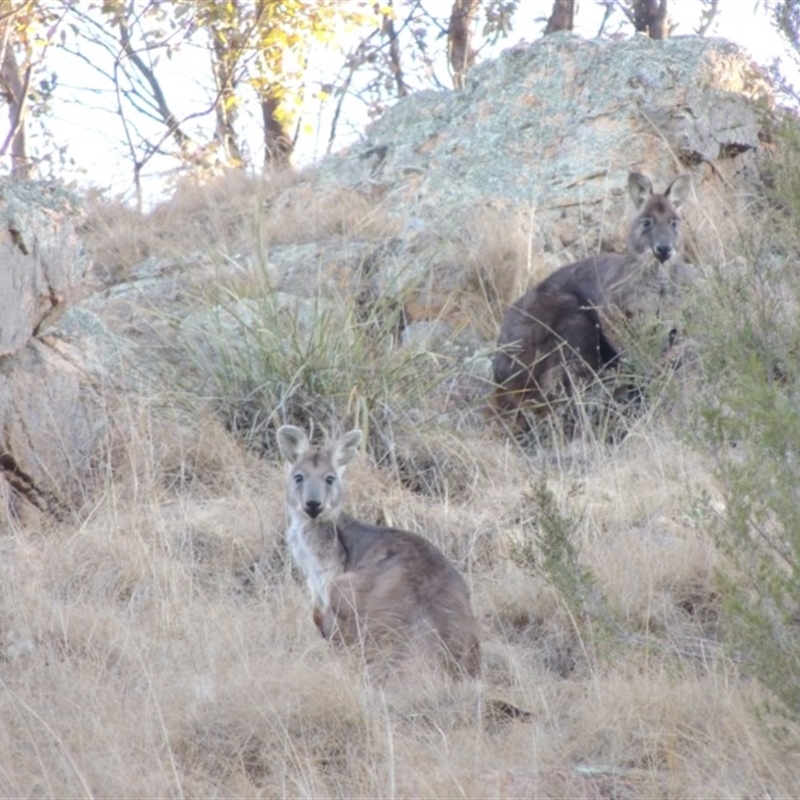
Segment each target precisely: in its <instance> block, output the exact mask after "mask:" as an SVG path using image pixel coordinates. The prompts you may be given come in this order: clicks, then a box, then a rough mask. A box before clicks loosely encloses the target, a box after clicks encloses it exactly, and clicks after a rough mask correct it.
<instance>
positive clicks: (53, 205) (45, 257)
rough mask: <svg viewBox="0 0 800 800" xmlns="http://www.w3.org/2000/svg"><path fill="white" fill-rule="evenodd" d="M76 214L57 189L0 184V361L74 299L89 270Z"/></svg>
mask: <svg viewBox="0 0 800 800" xmlns="http://www.w3.org/2000/svg"><path fill="white" fill-rule="evenodd" d="M79 209H80V207H79V204H78V203H77V200H76V199H75V198H74V196H72V195H70V194H69V193H68V192H66V191H64V189H63V188H61V187H59V186H58V185H56V184H53V183H47V182H44V181H35V182H14V181H11V180H5V181H2V182H0V356H5V355H8V354H10V353H14V352H16V351H17V350H19V349H20V348H22V347H24V346H25V345H26V344H27V343H28V341H29V340H30V338H31V336H33V334H34V332H35V331H36V330H37V329H38V327H39V326H40V325H41V323H42V321H43V320H44V319H45V318H46V317H47V315H48V314H50V313H51V312H52V311H53V310H54V309H55V308H56V307H57V306H59V305H61V304H64V303H67V302H69V301H71V300H74V299H75V296H76V293H77V290H78V287H79V286H80V284H81V281H82V280H83V278H84V276H85V274H86V270H87V268H88V265H89V260H88V257H87V255H86V253H85V251H84V249H83V247H82V245H81V243H80V241H79V240H78V237H77V235H76V232H75V225H76V223H77V221H78V217H79V215H80V210H79Z"/></svg>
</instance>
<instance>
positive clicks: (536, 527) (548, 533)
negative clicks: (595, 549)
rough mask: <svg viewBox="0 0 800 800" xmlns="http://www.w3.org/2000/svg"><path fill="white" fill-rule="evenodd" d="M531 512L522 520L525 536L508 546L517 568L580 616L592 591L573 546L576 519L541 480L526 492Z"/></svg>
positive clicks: (589, 575)
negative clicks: (538, 579)
mask: <svg viewBox="0 0 800 800" xmlns="http://www.w3.org/2000/svg"><path fill="white" fill-rule="evenodd" d="M526 500H528V501H529V502H530V503H531V506H532V513H531V514H530V515H529V516H528V518H527V519H526V521H525V533H526V536H525V537H524V538H523V539H522V540H521V541H517V542H513V543H512V546H511V551H510V555H511V559H512V561H514V563H516V564H517V566H519V567H521V568H522V569H524V570H526V571H528V572H531V573H533V574H535V575H540V576H541V577H543V578H544V579H545V580H546V581H547V582H548V583H549V584H550V585H551V586H553V587H554V588H555V589H556V590H557V591H558V592H559V594H560V595H561V597H562V599H563V600H564V602H565V603H566V605H567V607H568V608H569V609H570V611H571V613H572V614H573V615H574V616H582V615H583V614H584V613H585V611H586V606H587V601H588V600H589V598H590V596H591V595H593V594H595V592H596V589H597V587H596V583H595V579H594V576H593V575H592V572H591V570H590V569H589V568H588V567H586V566H583V565H582V564H581V561H580V554H579V550H578V546H577V544H576V541H575V540H576V535H577V532H578V528H579V527H580V524H581V519H580V517H574V516H571V515H569V514H567V513H565V512H564V511H562V509H561V508H560V504H559V502H558V499H557V498H556V496H555V494H554V493H553V491H552V490H551V489H550V488H549V487H548V485H547V481H546V479H545V478H544V477H542V478H540V479H539V480H537V481H536V482H535V483H534V484H533V485H532V486H531V488H530V490H529V492H528V493H527V496H526Z"/></svg>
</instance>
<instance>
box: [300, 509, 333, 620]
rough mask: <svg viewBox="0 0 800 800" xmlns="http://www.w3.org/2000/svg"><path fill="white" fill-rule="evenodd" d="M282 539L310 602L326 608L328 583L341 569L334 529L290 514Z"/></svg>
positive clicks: (328, 525) (329, 525)
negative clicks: (304, 583)
mask: <svg viewBox="0 0 800 800" xmlns="http://www.w3.org/2000/svg"><path fill="white" fill-rule="evenodd" d="M286 540H287V542H288V544H289V552H290V553H291V556H292V560H293V561H294V563H295V564H296V566H297V567H298V569H300V571H301V572H302V573H303V575H304V577H305V579H306V583H307V585H308V590H309V592H310V593H311V599H312V602H313V603H314V605H315V606H318V607H320V608H322V609H326V608H327V607H328V601H329V585H330V582H331V580H333V578H335V577H336V576H337V575H339V574H341V572H342V570H343V568H344V552H343V551H342V547H341V545H340V544H339V539H338V537H337V535H336V530H335V528H334V527H333V525H332V524H331V523H324V522H316V521H314V520H311V519H309V518H308V517H307V516H306V515H305V514H303V513H300V512H296V511H290V512H289V527H288V529H287V531H286Z"/></svg>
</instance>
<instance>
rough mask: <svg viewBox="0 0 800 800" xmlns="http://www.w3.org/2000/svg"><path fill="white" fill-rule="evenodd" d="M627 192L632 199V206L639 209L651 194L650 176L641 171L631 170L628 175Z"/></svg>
mask: <svg viewBox="0 0 800 800" xmlns="http://www.w3.org/2000/svg"><path fill="white" fill-rule="evenodd" d="M628 194H629V195H630V198H631V200H632V201H633V207H634V208H635V209H637V210H638V209H640V208H641V207H642V206H643V205H644V204H645V203H646V202H647V201H648V200H649V199H650V198H651V197H652V196H653V184H652V182H651V180H650V178H648V177H647V175H642V173H641V172H631V174H630V175H628Z"/></svg>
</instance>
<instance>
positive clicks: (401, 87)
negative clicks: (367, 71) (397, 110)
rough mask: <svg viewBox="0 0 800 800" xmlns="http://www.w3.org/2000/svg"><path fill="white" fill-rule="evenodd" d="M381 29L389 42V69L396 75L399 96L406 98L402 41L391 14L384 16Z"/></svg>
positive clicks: (406, 89) (406, 88)
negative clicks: (401, 58) (401, 55)
mask: <svg viewBox="0 0 800 800" xmlns="http://www.w3.org/2000/svg"><path fill="white" fill-rule="evenodd" d="M389 5H390V6H391V5H392V3H391V2H390V3H389ZM381 28H382V31H383V34H384V36H386V38H387V39H388V40H389V69H390V70H391V71H392V75H394V82H395V85H396V86H397V96H398V97H406V96H407V95H408V87H407V86H406V81H405V78H404V77H403V65H402V63H401V61H400V41H399V39H398V36H397V31H396V30H395V28H394V19H393V17H392V16H391V15H390V14H384V15H383V21H382V24H381Z"/></svg>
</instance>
